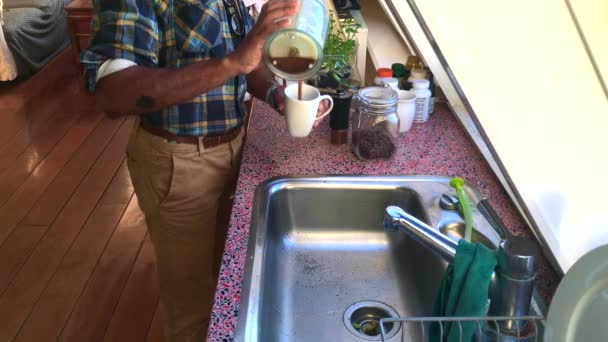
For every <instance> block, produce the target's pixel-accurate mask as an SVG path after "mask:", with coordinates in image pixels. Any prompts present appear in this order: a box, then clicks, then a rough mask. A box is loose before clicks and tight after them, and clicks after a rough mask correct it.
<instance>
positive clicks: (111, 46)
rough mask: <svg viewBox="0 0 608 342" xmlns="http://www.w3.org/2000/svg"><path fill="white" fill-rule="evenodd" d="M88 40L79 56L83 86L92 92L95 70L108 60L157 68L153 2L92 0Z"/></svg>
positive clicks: (156, 35) (156, 33)
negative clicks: (82, 72) (118, 60)
mask: <svg viewBox="0 0 608 342" xmlns="http://www.w3.org/2000/svg"><path fill="white" fill-rule="evenodd" d="M94 8H95V15H94V16H93V20H92V22H91V30H92V39H91V43H90V44H89V47H88V48H87V49H86V50H85V51H84V52H83V53H82V56H81V61H82V64H83V66H84V71H85V83H86V84H85V86H86V87H87V89H89V90H91V91H93V90H95V86H96V83H97V79H98V77H97V73H98V71H99V68H100V67H101V66H102V65H103V64H104V62H106V61H107V60H109V59H123V60H129V61H132V62H133V63H135V64H137V65H140V66H147V67H156V66H158V50H159V47H160V43H159V30H158V21H157V16H156V11H155V8H154V5H153V1H150V0H113V1H108V0H94Z"/></svg>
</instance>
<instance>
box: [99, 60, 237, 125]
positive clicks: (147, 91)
mask: <svg viewBox="0 0 608 342" xmlns="http://www.w3.org/2000/svg"><path fill="white" fill-rule="evenodd" d="M239 73H240V68H239V65H238V63H235V62H234V61H233V60H232V59H231V58H230V57H227V58H218V59H211V60H207V61H202V62H198V63H194V64H192V65H188V66H186V67H183V68H179V69H166V68H158V69H156V68H147V67H140V66H135V67H131V68H128V69H124V70H121V71H119V72H116V73H114V74H111V75H108V76H106V77H104V78H102V79H101V80H100V81H99V83H98V85H97V90H96V92H95V93H96V97H97V102H98V103H99V105H100V106H101V108H102V109H103V110H104V111H105V112H106V113H108V115H110V116H124V115H131V114H139V113H145V112H152V111H156V110H160V109H163V108H166V107H169V106H173V105H176V104H179V103H183V102H186V101H188V100H190V99H193V98H194V97H196V96H198V95H200V94H203V93H206V92H208V91H210V90H212V89H214V88H217V87H219V86H221V85H222V84H224V83H225V82H226V81H227V80H229V79H231V78H234V77H235V76H237V75H238V74H239Z"/></svg>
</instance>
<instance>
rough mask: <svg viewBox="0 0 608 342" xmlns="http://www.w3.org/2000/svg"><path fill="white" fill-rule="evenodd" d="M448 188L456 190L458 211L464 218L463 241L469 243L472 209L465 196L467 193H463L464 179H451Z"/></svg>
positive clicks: (471, 229) (471, 233)
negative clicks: (458, 203)
mask: <svg viewBox="0 0 608 342" xmlns="http://www.w3.org/2000/svg"><path fill="white" fill-rule="evenodd" d="M450 186H451V187H453V188H454V189H456V196H457V197H458V201H459V202H460V210H462V215H463V216H464V223H465V225H466V228H465V231H464V239H465V240H466V241H468V242H471V236H472V235H473V209H472V207H471V202H470V201H469V196H467V193H466V192H465V191H464V179H462V178H458V177H457V178H452V180H450Z"/></svg>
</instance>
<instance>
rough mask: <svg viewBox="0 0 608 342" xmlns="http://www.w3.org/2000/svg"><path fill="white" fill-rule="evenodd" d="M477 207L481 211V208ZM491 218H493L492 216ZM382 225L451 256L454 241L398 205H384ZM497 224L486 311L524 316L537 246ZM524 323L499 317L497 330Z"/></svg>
mask: <svg viewBox="0 0 608 342" xmlns="http://www.w3.org/2000/svg"><path fill="white" fill-rule="evenodd" d="M484 205H486V206H487V204H484ZM480 209H481V208H480ZM484 209H488V208H484ZM490 210H491V208H490ZM480 211H482V213H484V211H483V210H480ZM491 220H497V218H496V217H492V218H491ZM488 221H490V219H489V220H488ZM383 225H384V228H386V229H387V230H389V231H397V230H402V231H404V232H405V233H406V234H407V235H408V236H410V237H412V238H413V239H415V240H417V241H418V242H420V243H421V244H422V245H424V246H425V247H427V248H428V249H430V250H431V251H433V252H434V253H436V254H438V255H439V256H441V257H442V258H443V259H444V260H445V261H447V262H452V261H453V260H454V257H455V255H456V247H457V245H458V244H457V243H456V242H455V241H453V240H452V239H450V238H449V237H448V236H446V235H444V234H442V233H441V232H439V231H438V230H437V229H433V228H431V227H430V226H429V225H427V224H426V223H424V222H422V221H420V220H419V219H417V218H415V217H414V216H412V215H410V214H408V213H406V212H405V211H404V210H403V209H401V208H399V207H396V206H389V207H387V208H386V211H385V215H384V220H383ZM501 228H502V229H498V230H499V231H498V233H499V235H500V236H501V237H502V238H503V240H502V241H501V242H500V244H499V246H498V249H497V260H498V264H497V266H496V269H495V271H494V274H493V275H492V282H491V285H490V289H489V297H490V301H491V302H490V309H489V315H491V316H512V317H515V316H527V315H528V313H529V311H530V303H531V301H532V291H533V289H534V282H535V279H536V268H537V262H538V256H539V250H538V247H537V246H536V244H535V243H534V242H533V241H532V240H529V239H525V238H521V237H516V236H512V235H510V234H509V233H508V231H507V230H506V229H504V227H501ZM525 323H526V321H524V320H508V321H501V322H500V323H499V325H500V333H501V334H504V333H506V334H512V335H515V334H519V331H522V330H523V329H524V325H525Z"/></svg>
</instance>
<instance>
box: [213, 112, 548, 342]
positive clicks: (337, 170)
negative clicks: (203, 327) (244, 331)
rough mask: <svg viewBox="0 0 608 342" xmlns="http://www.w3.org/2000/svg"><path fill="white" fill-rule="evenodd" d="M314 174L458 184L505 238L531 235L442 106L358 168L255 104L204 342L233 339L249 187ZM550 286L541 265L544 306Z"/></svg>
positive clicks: (339, 151) (323, 137)
mask: <svg viewBox="0 0 608 342" xmlns="http://www.w3.org/2000/svg"><path fill="white" fill-rule="evenodd" d="M318 174H334V175H335V174H349V175H352V174H368V175H387V174H390V175H438V176H449V177H455V176H459V177H463V178H465V179H466V181H467V182H469V183H470V184H472V185H474V186H475V187H477V188H478V189H479V190H480V191H481V193H482V195H483V196H485V197H487V198H489V199H490V201H491V203H492V206H493V207H494V209H495V210H496V212H497V213H498V215H499V216H500V217H501V219H502V221H503V222H504V223H505V225H506V226H507V227H508V228H509V229H510V230H511V232H513V233H514V234H516V235H523V236H530V231H529V229H528V228H527V226H526V225H525V224H524V223H523V220H522V218H521V217H520V216H519V214H518V213H517V211H516V209H515V208H514V206H513V204H512V202H511V201H510V199H509V197H508V195H507V194H506V192H505V191H504V189H503V188H502V187H501V185H500V183H499V181H498V180H497V178H496V177H495V176H494V174H493V173H492V171H491V169H490V167H489V166H488V165H487V164H486V162H485V160H484V159H483V157H482V156H481V154H480V153H479V152H478V151H477V149H476V147H475V146H474V144H473V143H472V142H471V141H470V140H469V138H468V137H467V135H466V134H465V132H464V130H463V129H462V128H461V126H460V124H459V123H458V122H457V120H456V119H455V118H454V116H453V115H452V114H451V112H450V111H449V109H447V107H445V106H441V105H439V106H438V107H437V110H436V114H435V115H433V116H432V117H431V119H430V120H429V121H428V122H426V123H424V124H420V125H416V124H414V126H413V127H412V129H411V130H410V131H409V132H407V133H405V134H404V135H403V136H402V137H401V139H400V142H399V149H398V152H397V154H396V156H395V157H394V158H393V159H392V160H389V161H361V160H358V159H357V158H356V157H355V156H354V155H353V154H352V153H351V152H350V149H349V146H348V145H342V146H336V145H331V144H330V143H329V126H328V124H327V123H325V124H322V125H321V127H319V128H318V129H317V130H316V131H314V132H313V133H311V135H310V136H309V137H307V138H300V139H294V138H291V137H290V136H289V134H288V133H287V129H286V126H285V121H284V118H283V117H281V116H279V115H278V114H277V113H276V112H274V111H272V110H271V109H270V108H269V107H267V106H266V105H265V104H264V103H262V102H259V101H258V102H256V104H255V107H254V111H253V115H252V122H251V125H250V128H249V133H248V137H247V142H246V144H245V148H244V152H243V161H242V165H241V172H240V175H239V180H238V186H237V191H236V198H235V202H234V206H233V210H232V217H231V219H230V228H229V231H228V240H227V244H226V247H225V251H224V258H223V261H222V268H221V271H220V278H219V282H218V287H217V292H216V298H215V305H214V308H213V313H212V317H211V323H210V327H209V337H208V340H209V341H233V340H234V338H233V336H234V331H235V328H236V322H237V317H236V316H237V312H238V309H239V302H240V293H241V281H242V277H243V269H244V264H245V254H246V252H247V239H248V235H249V225H250V220H251V209H252V208H251V207H252V204H253V195H254V190H255V188H256V186H257V185H258V184H260V183H261V182H263V181H265V180H267V179H269V178H272V177H276V176H284V175H318ZM557 282H558V280H557V276H556V274H555V272H554V271H553V270H552V269H551V268H550V267H548V266H547V263H546V262H545V261H544V260H543V261H542V262H541V269H540V276H539V281H538V285H539V289H540V293H541V294H542V295H543V297H544V299H545V300H546V301H547V302H548V301H549V300H550V298H551V297H552V295H553V293H554V292H555V288H556V286H557Z"/></svg>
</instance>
